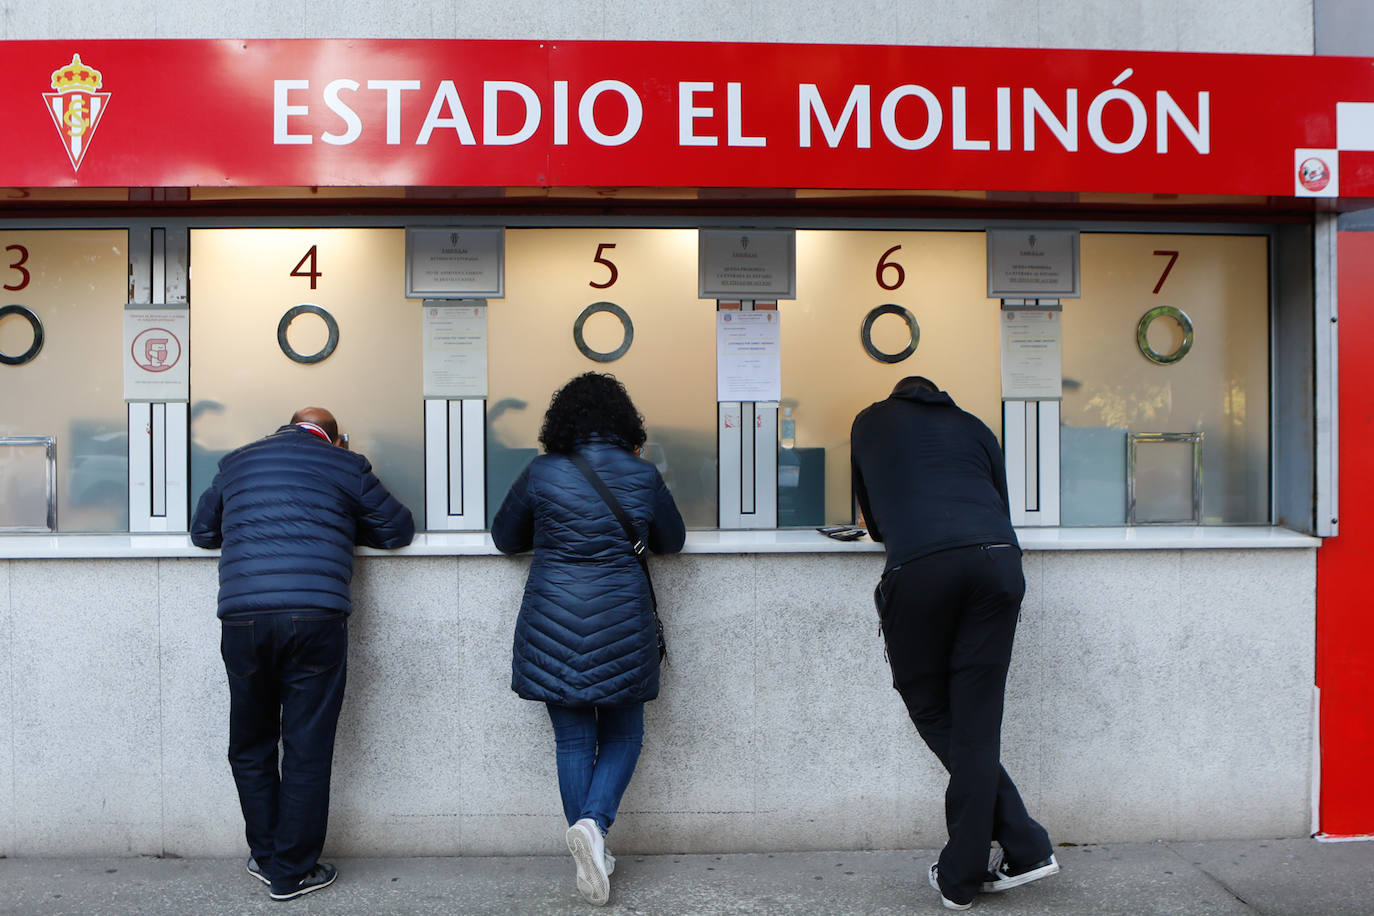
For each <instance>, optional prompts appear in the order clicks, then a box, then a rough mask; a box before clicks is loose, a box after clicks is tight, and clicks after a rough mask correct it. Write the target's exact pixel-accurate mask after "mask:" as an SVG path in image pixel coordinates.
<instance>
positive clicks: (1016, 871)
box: [982, 855, 1059, 894]
mask: <svg viewBox="0 0 1374 916" xmlns="http://www.w3.org/2000/svg"><path fill="white" fill-rule="evenodd" d="M1057 874H1059V861H1058V860H1057V859H1055V857H1054V856H1053V855H1051V856H1050V857H1049V858H1048V859H1041V860H1040V861H1039V862H1036V863H1034V864H1032V865H1013V864H1011V863H1010V862H1008V861H1007V860H1006V859H1003V860H1002V861H1001V862H999V863H998V864H997V867H996V868H993V869H989V870H988V873H987V874H986V875H985V876H984V877H983V886H982V890H983V891H984V892H985V893H989V894H995V893H997V892H998V891H1007V890H1011V889H1012V888H1013V887H1020V886H1021V885H1023V884H1030V883H1031V882H1032V881H1039V880H1040V879H1041V878H1048V877H1049V876H1050V875H1057Z"/></svg>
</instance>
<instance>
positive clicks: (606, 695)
mask: <svg viewBox="0 0 1374 916" xmlns="http://www.w3.org/2000/svg"><path fill="white" fill-rule="evenodd" d="M577 450H578V452H579V453H581V454H582V455H583V456H585V457H586V459H587V461H588V462H589V463H590V464H591V466H592V467H593V468H594V469H595V470H596V472H597V474H598V475H599V476H600V477H601V479H602V480H603V481H605V483H606V486H607V487H608V488H610V490H611V492H612V493H614V494H615V496H616V499H618V500H619V501H620V504H621V505H622V506H623V507H624V508H625V512H626V514H628V515H629V516H630V519H631V521H632V522H633V524H634V527H635V531H636V532H637V533H638V534H639V536H640V537H641V539H643V540H644V542H645V543H646V544H648V545H649V549H650V550H652V551H654V552H655V553H675V552H677V551H679V550H681V549H682V543H683V540H684V539H685V537H686V531H685V529H684V528H683V524H682V516H681V515H680V514H679V513H678V510H677V505H676V504H675V503H674V502H673V497H672V495H671V494H670V493H669V492H668V487H667V486H666V485H664V483H663V478H662V477H661V476H659V473H658V469H657V468H655V467H654V466H653V465H652V464H650V463H649V462H647V461H644V460H642V459H640V458H637V457H635V455H634V454H633V453H631V452H630V451H629V450H627V449H626V448H624V447H623V446H621V445H619V444H615V443H612V442H607V441H593V442H588V443H583V444H580V445H578V446H577ZM491 537H492V540H493V541H495V542H496V546H497V548H499V549H500V550H501V551H502V552H504V553H519V552H521V551H524V550H529V549H531V548H533V550H534V560H533V562H532V563H531V564H530V572H529V578H528V579H526V581H525V597H524V600H523V601H522V603H521V605H520V616H519V618H518V619H517V621H516V624H515V649H514V653H513V657H512V660H511V689H512V690H514V691H515V692H516V693H518V694H519V695H520V696H522V697H524V698H525V699H527V700H541V701H543V702H546V703H554V704H556V705H559V706H620V705H626V704H630V703H642V702H644V701H645V700H652V699H653V698H654V697H656V696H658V638H657V635H656V633H655V630H654V614H653V605H652V603H651V602H650V600H649V586H648V583H647V582H646V581H645V579H644V572H643V570H641V569H640V568H639V561H637V560H636V559H635V556H634V553H633V552H632V551H631V548H630V544H629V541H628V539H627V538H626V537H625V530H624V529H623V528H621V527H620V523H619V522H617V521H616V518H615V516H614V515H613V514H611V510H610V508H608V507H607V505H606V503H605V501H603V500H602V498H601V496H600V495H599V494H598V493H597V492H596V490H594V489H592V485H591V484H590V483H588V482H587V479H586V478H585V477H583V476H582V472H581V471H579V470H578V469H577V466H576V465H574V464H573V463H572V460H571V459H569V458H568V457H567V456H566V455H558V454H550V455H540V456H539V457H538V458H535V459H534V461H532V462H530V464H529V466H528V467H527V468H525V471H524V472H523V473H522V474H521V475H520V477H519V479H517V480H516V481H515V483H514V484H513V485H512V486H511V489H510V493H508V494H507V495H506V499H505V501H504V502H503V503H502V504H501V509H500V511H498V512H497V513H496V518H495V519H494V520H493V522H492V526H491Z"/></svg>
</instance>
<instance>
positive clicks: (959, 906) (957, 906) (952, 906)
mask: <svg viewBox="0 0 1374 916" xmlns="http://www.w3.org/2000/svg"><path fill="white" fill-rule="evenodd" d="M926 877H927V878H929V879H930V886H931V887H933V888H935V893H937V894H939V895H940V903H942V904H944V907H945V909H947V910H967V909H968V908H969V907H971V906H973V901H972V900H970V901H969V902H968V903H955V902H954V901H953V900H950V899H949V898H948V897H946V896H945V892H944V891H942V890H940V879H939V878H938V877H936V875H935V866H934V865H932V866H931V867H930V868H929V869H927V870H926Z"/></svg>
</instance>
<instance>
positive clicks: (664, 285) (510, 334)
mask: <svg viewBox="0 0 1374 916" xmlns="http://www.w3.org/2000/svg"><path fill="white" fill-rule="evenodd" d="M696 259H697V233H696V231H695V230H692V229H616V228H605V229H512V230H508V231H507V232H506V296H505V298H504V299H500V300H492V302H491V305H490V306H489V308H488V317H487V322H488V334H489V341H488V347H489V350H488V367H489V369H488V371H489V379H490V390H489V397H488V401H487V423H488V430H487V481H488V494H487V495H488V499H487V506H488V509H487V511H488V516H489V517H490V516H491V515H492V514H494V513H495V511H496V509H497V508H499V507H500V504H501V500H502V499H504V498H505V495H506V491H507V490H508V489H509V487H510V484H511V482H513V481H514V479H515V478H516V476H518V474H519V473H520V470H521V469H522V468H523V467H524V466H525V465H526V464H528V463H529V461H530V459H532V458H533V457H534V456H535V455H536V454H538V453H539V428H540V425H541V424H542V422H543V419H544V412H545V411H546V410H547V409H548V406H549V398H550V397H551V395H552V394H553V392H554V391H555V390H557V389H558V388H559V387H560V386H561V385H562V384H563V383H564V382H566V381H567V380H568V379H570V378H572V377H573V376H575V375H580V374H581V373H583V372H609V373H611V374H612V375H614V376H615V377H616V378H618V379H619V380H620V381H621V382H623V383H624V384H625V387H626V389H627V390H628V391H629V393H630V397H631V398H632V399H633V400H634V402H635V406H636V407H638V408H639V411H640V413H641V414H643V416H644V421H645V429H646V430H647V432H648V434H649V438H648V441H647V442H646V443H645V444H644V448H643V451H642V454H643V457H645V458H646V459H648V460H649V461H652V462H653V463H654V464H655V465H657V466H658V468H659V470H660V472H662V474H663V478H664V480H665V481H666V482H667V484H668V486H669V488H670V489H671V490H672V493H673V498H674V499H675V500H676V502H677V505H678V508H679V509H680V510H681V512H682V516H683V519H684V520H685V521H686V523H687V525H688V526H689V527H693V528H713V527H715V524H716V502H717V497H716V464H715V461H716V427H715V423H716V410H715V342H714V341H715V338H714V336H713V335H714V333H715V330H714V329H715V303H714V302H712V301H708V300H701V299H698V298H697V295H696V293H697V273H696V263H697V260H696Z"/></svg>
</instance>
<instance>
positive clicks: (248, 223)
mask: <svg viewBox="0 0 1374 916" xmlns="http://www.w3.org/2000/svg"><path fill="white" fill-rule="evenodd" d="M1335 220H1336V218H1335V216H1334V215H1327V214H1321V215H1317V216H1316V217H1315V218H1314V223H1313V228H1314V233H1315V236H1316V239H1315V242H1314V261H1315V264H1314V278H1313V299H1314V303H1315V304H1314V312H1315V314H1314V316H1313V317H1314V322H1315V324H1316V327H1317V335H1316V336H1317V341H1316V343H1317V352H1316V355H1315V372H1316V375H1317V380H1318V383H1317V386H1316V404H1315V405H1314V407H1315V412H1316V421H1315V430H1314V431H1313V434H1312V436H1313V443H1314V444H1313V451H1314V453H1315V456H1316V458H1315V460H1316V465H1317V467H1316V474H1315V478H1316V479H1315V481H1314V487H1313V490H1314V492H1313V493H1312V495H1311V497H1310V498H1311V500H1312V502H1313V506H1314V509H1315V512H1316V513H1317V525H1316V529H1317V530H1316V533H1317V534H1318V535H1319V536H1327V535H1331V534H1334V533H1335V531H1336V528H1335V521H1334V519H1335V512H1334V511H1333V510H1334V507H1335V505H1336V482H1337V479H1338V475H1337V472H1338V468H1337V453H1336V412H1335V405H1336V386H1335V372H1336V366H1335V353H1336V328H1335V325H1334V318H1335V283H1336V274H1335V266H1336V265H1335V236H1336V222H1335ZM493 222H494V220H493V217H492V214H491V213H489V212H488V213H473V214H453V213H442V212H432V213H426V212H414V213H403V214H393V213H386V214H379V213H369V214H345V213H340V214H338V215H334V214H330V215H326V216H321V215H318V214H306V213H301V214H286V215H282V214H276V215H262V216H242V215H228V216H213V215H197V216H178V217H175V218H172V217H170V216H169V217H167V218H161V217H155V218H150V217H137V218H121V217H117V216H116V217H87V218H79V219H70V218H52V217H18V218H12V219H8V218H4V217H0V227H3V228H4V229H11V230H37V229H124V230H127V231H128V232H129V240H130V290H129V292H130V301H153V294H154V292H156V291H157V290H158V287H157V281H156V279H155V276H156V274H157V273H158V271H159V267H158V265H161V268H160V270H161V274H162V277H163V279H162V281H161V282H162V290H161V291H162V292H163V295H162V296H161V297H159V298H160V299H161V300H162V301H186V300H187V299H188V287H189V280H190V273H189V266H190V265H189V258H190V252H189V242H190V232H191V230H194V229H267V228H290V229H310V228H331V229H332V228H358V229H367V228H379V229H405V228H407V227H412V226H414V227H424V226H435V227H440V226H473V227H480V226H491V225H492V223H493ZM499 222H500V224H501V225H502V226H503V227H504V228H507V229H523V228H585V227H606V228H646V229H653V228H665V229H667V228H673V229H730V230H737V229H745V228H747V229H754V230H761V229H773V228H775V229H792V230H812V229H815V230H860V231H872V232H882V231H901V232H921V231H934V232H940V231H944V232H980V233H981V232H984V231H986V230H987V229H989V228H1004V227H1012V228H1015V227H1017V226H1019V225H1021V224H1024V223H1025V222H1026V220H1025V219H1024V218H1022V219H1005V220H993V221H989V220H987V219H978V218H975V217H970V218H935V219H926V218H916V219H913V218H908V217H887V216H848V217H830V216H816V215H809V214H808V215H796V216H789V215H787V214H777V213H774V214H768V215H763V214H747V215H740V216H727V215H705V216H703V215H698V214H682V215H671V214H642V215H637V214H630V213H623V214H590V213H589V214H573V213H548V214H540V213H528V212H527V213H512V214H501V215H500V219H499ZM1069 222H1070V224H1071V225H1072V227H1073V228H1075V229H1077V230H1078V231H1079V233H1080V234H1084V233H1112V234H1133V235H1176V234H1183V235H1251V236H1264V237H1267V238H1269V240H1270V246H1271V251H1272V249H1273V246H1274V245H1275V240H1276V237H1277V235H1278V233H1279V229H1280V226H1279V224H1278V223H1277V222H1258V223H1251V222H1187V221H1177V222H1175V221H1167V222H1144V221H1140V220H1121V221H1116V220H1101V219H1083V220H1071V221H1069ZM159 230H160V233H159V232H158V231H159ZM159 246H161V248H160V252H161V253H160V254H159V253H158V251H159ZM1275 260H1276V259H1275V258H1273V257H1272V256H1271V258H1270V272H1271V276H1270V283H1269V298H1270V315H1269V325H1270V327H1269V330H1270V336H1271V339H1272V337H1273V335H1274V329H1275V320H1276V319H1275V315H1276V310H1277V309H1276V302H1277V296H1278V288H1277V284H1276V283H1275V282H1273V279H1274V274H1275V272H1276V267H1275ZM989 307H992V305H991V304H990V305H989ZM192 312H193V319H194V307H192ZM1280 355H1281V354H1280V353H1279V352H1278V351H1277V350H1276V348H1275V347H1274V346H1273V345H1272V342H1271V348H1270V365H1269V386H1270V395H1271V396H1270V398H1269V403H1270V416H1269V424H1270V426H1269V449H1268V456H1267V457H1268V461H1269V468H1270V481H1271V486H1270V495H1269V505H1268V507H1267V510H1268V511H1267V520H1268V524H1270V525H1272V524H1274V519H1275V517H1276V506H1277V505H1278V503H1279V497H1280V494H1279V493H1278V492H1277V487H1278V484H1279V476H1278V468H1277V466H1278V462H1279V448H1278V435H1279V417H1278V415H1277V409H1276V408H1277V405H1276V401H1277V399H1276V398H1275V397H1274V396H1273V392H1274V390H1275V387H1276V381H1277V378H1276V377H1277V375H1278V359H1279V358H1280ZM774 417H776V414H775V413H774ZM718 422H719V420H718ZM765 425H767V424H765ZM772 426H773V429H774V431H776V422H775V423H773V424H772ZM131 431H132V430H131ZM169 433H170V434H171V435H170V438H169V439H168V442H167V449H168V454H169V456H176V457H175V458H174V460H175V461H177V462H181V461H183V460H184V462H185V464H186V465H187V473H186V475H185V477H186V480H185V483H186V487H187V489H189V451H190V442H189V433H190V429H189V421H188V423H187V424H186V428H185V430H184V433H183V432H181V431H179V430H169ZM775 438H776V435H775ZM1007 438H1008V437H1007V435H1006V430H1005V428H1004V435H1003V446H1004V449H1010V450H1013V451H1014V450H1015V449H1017V448H1024V442H1021V443H1008V442H1007ZM183 456H184V458H183ZM1042 464H1043V462H1042ZM130 467H131V469H132V468H133V467H134V464H133V462H131V464H130ZM427 476H428V475H427ZM189 498H190V494H189V492H187V493H181V492H175V493H173V492H170V491H169V493H168V494H167V504H168V506H169V512H175V513H177V514H176V515H175V516H174V515H169V516H168V520H167V521H166V522H164V523H162V524H159V525H157V526H156V527H155V528H154V529H153V530H165V531H178V530H181V531H184V530H185V529H186V525H187V523H188V516H189ZM1294 498H1295V499H1296V500H1298V501H1302V500H1304V499H1307V498H1309V497H1307V496H1306V495H1304V494H1296V496H1295V497H1294ZM1056 521H1057V520H1056ZM178 522H179V524H177V523H178ZM130 527H131V530H140V529H136V528H134V525H133V517H132V516H131V525H130Z"/></svg>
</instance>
